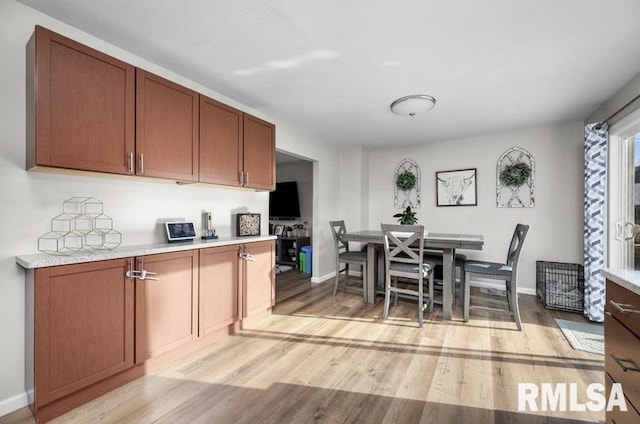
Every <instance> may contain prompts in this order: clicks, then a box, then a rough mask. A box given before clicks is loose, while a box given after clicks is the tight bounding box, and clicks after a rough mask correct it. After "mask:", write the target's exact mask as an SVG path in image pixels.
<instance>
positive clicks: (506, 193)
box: [496, 147, 536, 208]
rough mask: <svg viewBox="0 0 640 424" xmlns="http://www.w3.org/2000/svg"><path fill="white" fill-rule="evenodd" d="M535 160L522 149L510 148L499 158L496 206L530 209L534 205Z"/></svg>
mask: <svg viewBox="0 0 640 424" xmlns="http://www.w3.org/2000/svg"><path fill="white" fill-rule="evenodd" d="M535 173H536V170H535V160H534V159H533V156H532V155H531V153H529V152H528V151H526V150H525V149H523V148H522V147H512V148H510V149H509V150H507V151H506V152H504V153H503V154H502V156H500V159H498V165H497V167H496V180H497V181H496V206H497V207H499V208H532V207H534V205H535V197H534V188H535Z"/></svg>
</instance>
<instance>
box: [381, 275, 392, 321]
mask: <svg viewBox="0 0 640 424" xmlns="http://www.w3.org/2000/svg"><path fill="white" fill-rule="evenodd" d="M390 302H391V279H390V278H389V276H387V277H386V279H385V289H384V315H383V319H384V320H386V319H387V317H388V316H389V303H390Z"/></svg>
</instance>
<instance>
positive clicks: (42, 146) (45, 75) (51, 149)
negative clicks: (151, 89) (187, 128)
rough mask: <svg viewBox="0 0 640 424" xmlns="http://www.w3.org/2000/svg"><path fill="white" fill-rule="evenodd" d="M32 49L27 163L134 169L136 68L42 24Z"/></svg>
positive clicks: (121, 171) (117, 170) (123, 171)
mask: <svg viewBox="0 0 640 424" xmlns="http://www.w3.org/2000/svg"><path fill="white" fill-rule="evenodd" d="M27 50H28V52H27V67H28V71H27V92H28V93H27V105H28V107H27V111H28V112H27V121H28V125H27V168H31V167H33V166H36V165H45V166H53V167H61V168H69V169H80V170H89V171H99V172H111V173H119V174H129V173H131V172H132V170H131V169H130V156H131V155H132V154H133V151H134V135H135V134H134V125H135V124H134V119H135V109H134V106H135V97H134V96H135V68H134V67H133V66H131V65H128V64H126V63H124V62H121V61H119V60H117V59H115V58H113V57H110V56H108V55H106V54H103V53H100V52H98V51H96V50H93V49H91V48H89V47H87V46H84V45H82V44H80V43H77V42H75V41H73V40H70V39H68V38H66V37H63V36H61V35H58V34H56V33H53V32H51V31H49V30H47V29H44V28H42V27H36V31H35V34H34V37H32V39H31V40H30V41H29V44H28V46H27Z"/></svg>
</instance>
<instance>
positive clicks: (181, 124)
mask: <svg viewBox="0 0 640 424" xmlns="http://www.w3.org/2000/svg"><path fill="white" fill-rule="evenodd" d="M199 108H200V104H199V95H198V93H196V92H195V91H192V90H189V89H188V88H185V87H182V86H180V85H178V84H175V83H173V82H171V81H168V80H166V79H164V78H161V77H159V76H157V75H154V74H152V73H149V72H147V71H144V70H142V69H136V173H137V174H138V175H145V176H150V177H162V178H171V179H175V180H181V181H197V180H198V166H199V160H198V155H199V148H198V143H199V142H198V139H199V136H198V122H199V119H200V118H199V112H198V111H199Z"/></svg>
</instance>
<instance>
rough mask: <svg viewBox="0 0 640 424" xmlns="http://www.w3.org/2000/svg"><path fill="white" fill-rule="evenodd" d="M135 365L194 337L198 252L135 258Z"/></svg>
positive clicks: (196, 329)
mask: <svg viewBox="0 0 640 424" xmlns="http://www.w3.org/2000/svg"><path fill="white" fill-rule="evenodd" d="M135 269H136V270H144V272H145V276H144V278H142V277H141V276H137V278H136V282H135V284H136V363H142V362H144V361H146V360H148V359H151V358H153V357H156V356H158V355H161V354H163V353H166V352H168V351H170V350H173V349H175V348H178V347H180V346H182V345H184V344H187V343H190V342H192V341H193V340H194V339H196V338H197V337H198V302H197V299H198V251H197V250H188V251H185V252H175V253H163V254H159V255H151V256H144V257H140V258H136V266H135Z"/></svg>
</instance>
